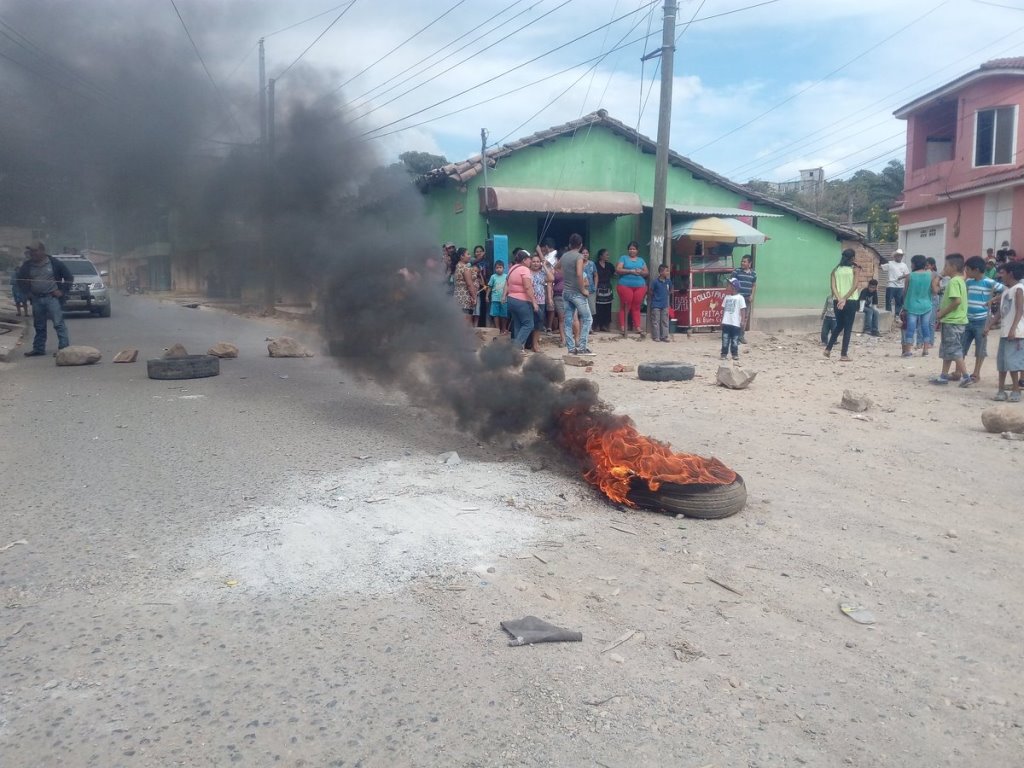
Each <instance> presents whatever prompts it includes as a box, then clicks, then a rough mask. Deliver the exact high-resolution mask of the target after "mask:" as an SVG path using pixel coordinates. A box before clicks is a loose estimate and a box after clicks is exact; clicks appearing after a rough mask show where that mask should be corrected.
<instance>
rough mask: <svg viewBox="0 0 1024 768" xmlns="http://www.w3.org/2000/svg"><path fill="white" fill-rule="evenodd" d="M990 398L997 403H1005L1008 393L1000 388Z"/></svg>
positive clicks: (1008, 397)
mask: <svg viewBox="0 0 1024 768" xmlns="http://www.w3.org/2000/svg"><path fill="white" fill-rule="evenodd" d="M992 399H993V400H995V401H996V402H997V403H1005V402H1006V401H1007V400H1009V399H1010V395H1009V393H1008V392H1007V391H1006V390H1005V389H1000V390H999V391H998V392H996V396H995V397H993V398H992Z"/></svg>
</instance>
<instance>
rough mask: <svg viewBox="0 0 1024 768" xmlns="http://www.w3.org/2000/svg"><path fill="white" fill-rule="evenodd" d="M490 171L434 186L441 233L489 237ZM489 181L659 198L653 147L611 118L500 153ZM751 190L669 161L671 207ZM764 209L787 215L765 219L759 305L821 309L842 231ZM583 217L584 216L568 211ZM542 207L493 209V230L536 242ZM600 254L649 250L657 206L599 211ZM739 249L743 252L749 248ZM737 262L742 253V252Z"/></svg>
mask: <svg viewBox="0 0 1024 768" xmlns="http://www.w3.org/2000/svg"><path fill="white" fill-rule="evenodd" d="M483 184H484V178H483V174H479V175H477V176H476V177H475V178H473V179H470V180H469V181H468V182H467V183H466V186H465V187H458V186H456V185H455V184H454V183H449V184H447V185H445V186H443V187H432V188H430V189H429V190H427V192H426V193H425V198H426V204H427V214H428V216H430V217H431V218H433V219H434V220H435V221H437V222H438V225H439V230H440V232H441V237H442V239H444V240H452V241H454V242H456V243H458V244H459V245H466V246H469V247H472V246H473V245H476V244H477V243H482V242H484V240H485V239H486V227H485V222H484V217H483V216H482V215H481V213H480V205H479V197H478V192H477V190H478V189H479V187H481V186H483ZM487 185H488V186H494V187H532V188H536V189H577V190H587V191H601V190H614V191H620V192H635V193H637V194H638V195H639V196H640V199H641V200H642V201H643V202H644V203H645V204H650V202H651V200H652V198H653V194H654V191H653V187H654V155H651V154H646V153H644V152H642V151H639V150H637V148H636V147H635V145H633V144H631V143H629V142H628V141H626V140H625V139H624V138H622V137H621V136H619V135H617V134H615V133H613V132H611V131H610V130H608V129H607V128H604V127H602V126H595V127H593V128H592V129H591V130H589V131H587V130H585V131H580V132H579V133H578V134H577V135H576V137H575V140H574V139H573V138H572V137H571V136H563V137H560V138H557V139H552V140H551V141H549V142H546V143H544V144H543V145H538V146H533V147H526V148H524V149H521V150H518V151H516V152H514V153H513V154H512V155H510V156H509V157H506V158H504V159H502V160H499V161H498V165H497V167H496V168H492V169H488V171H487ZM744 199H745V198H744V197H743V196H741V195H738V194H737V193H735V192H732V191H731V190H728V189H723V188H721V187H718V186H715V185H714V184H712V183H709V182H706V181H701V180H698V179H695V178H694V177H693V174H692V173H691V172H690V171H689V170H687V169H684V168H679V167H676V166H670V167H669V178H668V201H669V207H671V206H672V204H673V203H676V204H683V203H688V204H694V205H723V206H729V207H739V206H740V203H742V202H743V201H744ZM754 207H755V208H756V209H758V210H762V211H766V212H771V213H783V214H785V215H784V217H783V218H780V219H767V218H762V219H759V220H758V229H760V230H761V231H762V232H764V233H765V234H766V235H768V236H769V237H770V238H771V239H770V240H769V241H768V242H767V243H765V244H764V245H760V246H758V247H757V255H756V264H755V268H756V269H757V274H758V280H757V282H758V289H757V296H758V304H759V306H761V307H763V308H764V307H794V308H810V307H819V306H821V304H822V303H823V302H824V298H825V296H826V294H827V293H828V286H829V273H830V272H831V271H832V268H833V267H834V266H835V265H836V263H837V262H838V261H839V253H840V251H841V250H842V245H841V243H840V242H839V241H838V240H837V239H836V234H835V233H834V232H832V231H831V230H828V229H823V228H821V227H818V226H816V225H815V224H812V223H809V222H805V221H801V220H799V219H797V218H796V217H795V216H793V215H792V214H790V213H787V212H786V211H784V210H782V209H773V208H772V207H771V206H768V205H763V204H760V203H755V206H754ZM568 218H582V217H568ZM543 219H544V215H543V214H519V213H517V214H496V213H492V214H491V232H492V233H494V234H503V235H508V237H509V245H510V246H516V245H521V246H523V247H526V248H532V247H533V246H534V245H535V244H536V239H537V222H538V220H543ZM589 230H590V233H589V234H590V236H589V242H588V243H587V245H588V246H589V247H590V250H591V252H592V253H594V254H595V255H596V253H597V251H598V249H600V248H607V249H608V250H609V251H610V253H611V254H612V258H613V259H615V258H617V257H618V256H619V255H620V254H622V253H624V252H625V250H626V244H627V243H628V242H629V241H630V240H633V239H636V240H638V241H639V242H640V243H641V249H640V250H641V255H643V256H644V258H646V257H647V246H646V243H647V242H649V240H650V214H649V213H648V214H646V215H641V216H619V217H608V216H595V217H590V219H589ZM746 251H747V249H739V250H737V253H742V252H746ZM737 263H738V257H737Z"/></svg>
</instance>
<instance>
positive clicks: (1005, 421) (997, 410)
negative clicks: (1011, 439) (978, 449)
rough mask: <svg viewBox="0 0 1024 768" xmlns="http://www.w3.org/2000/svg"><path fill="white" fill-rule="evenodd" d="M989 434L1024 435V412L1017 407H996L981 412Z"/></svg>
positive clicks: (982, 421)
mask: <svg viewBox="0 0 1024 768" xmlns="http://www.w3.org/2000/svg"><path fill="white" fill-rule="evenodd" d="M981 423H982V424H983V425H984V426H985V430H986V431H987V432H993V433H1002V432H1012V433H1015V434H1024V411H1022V410H1021V409H1020V406H1015V405H994V406H992V407H991V408H986V409H985V410H984V411H982V412H981Z"/></svg>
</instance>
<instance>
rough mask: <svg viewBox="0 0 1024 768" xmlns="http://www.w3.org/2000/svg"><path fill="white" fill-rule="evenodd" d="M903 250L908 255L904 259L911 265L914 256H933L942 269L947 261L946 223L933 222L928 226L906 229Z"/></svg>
mask: <svg viewBox="0 0 1024 768" xmlns="http://www.w3.org/2000/svg"><path fill="white" fill-rule="evenodd" d="M904 237H905V238H906V239H905V240H904V245H903V250H904V251H905V252H906V254H907V257H906V259H905V260H904V261H905V262H906V263H907V265H908V266H909V263H910V259H911V257H912V256H914V255H916V254H918V253H920V254H921V255H922V256H932V257H933V258H934V259H935V261H936V263H937V264H938V265H939V270H940V271H941V270H942V267H943V265H944V264H945V263H946V225H945V224H931V225H929V226H927V227H920V228H916V229H907V230H904Z"/></svg>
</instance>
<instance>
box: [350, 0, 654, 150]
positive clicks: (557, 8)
mask: <svg viewBox="0 0 1024 768" xmlns="http://www.w3.org/2000/svg"><path fill="white" fill-rule="evenodd" d="M652 1H653V2H657V1H658V0H652ZM571 2H572V0H563V1H562V3H561V4H559V5H557V6H555V7H554V8H552V9H551V10H550V11H548V12H547V13H544V14H541V15H540V16H538V17H537V18H536V19H534V20H533V21H530V22H527V23H526V24H524V25H523V26H521V27H519V29H517V30H515V31H514V32H512V33H511V34H510V35H509V36H510V37H511V36H512V35H516V34H518V33H520V32H522V31H523V30H524V29H526V28H527V27H529V26H532V25H534V24H536V23H537V22H539V21H540V20H541V19H544V18H546V17H547V16H550V15H551V14H552V13H554V12H555V11H558V10H561V9H562V8H564V7H565V6H567V5H568V4H569V3H571ZM594 31H595V32H596V31H597V30H594ZM579 39H580V38H577V40H579ZM573 42H575V41H573ZM559 47H561V46H559ZM553 50H558V48H555V49H553ZM483 53H485V51H483V50H479V51H474V52H473V53H471V54H470V55H469V56H467V57H466V58H464V59H462V60H461V61H458V62H456V63H455V64H452V65H451V66H450V67H448V69H445V70H442V71H441V72H438V73H437V74H436V75H433V76H432V77H429V78H427V79H426V80H424V81H423V82H421V83H419V84H417V85H415V86H413V87H412V88H410V89H408V90H407V91H403V92H402V93H400V94H398V95H397V96H395V97H394V98H392V99H389V100H388V101H385V102H384V103H383V104H378V105H377V106H375V107H374V108H373V109H371V110H369V111H367V112H364V113H363V114H361V115H359V116H358V117H355V118H353V119H352V120H349V121H348V123H349V124H351V123H354V122H356V121H357V120H362V119H363V118H364V117H368V116H369V115H371V114H373V113H374V112H376V111H377V110H378V109H382V108H383V107H386V106H387V105H388V104H391V103H393V102H395V101H397V100H398V99H400V98H402V97H403V96H408V95H409V94H410V93H413V92H414V91H417V90H419V89H420V88H422V87H423V86H424V85H426V84H427V83H430V82H433V81H434V80H436V79H437V78H439V77H441V75H445V74H447V73H449V72H451V71H452V70H453V69H455V68H456V67H460V66H462V65H463V64H465V63H466V62H467V61H469V60H471V59H475V58H476V57H477V56H480V55H482V54H483ZM548 53H552V51H548ZM548 53H545V54H541V55H540V56H538V57H536V58H534V59H532V60H531V61H536V60H537V59H539V58H543V57H544V56H547V55H548ZM529 63H530V62H525V63H524V64H522V65H520V66H525V65H526V64H529ZM516 69H518V67H516ZM511 71H514V69H513V70H508V71H506V72H504V73H502V74H501V75H498V76H497V77H495V78H492V80H496V79H498V77H501V76H502V75H505V74H508V72H511ZM488 82H490V80H488V81H485V82H484V83H481V84H479V85H476V86H473V87H472V88H469V89H467V90H466V91H462V92H461V93H457V94H455V96H451V97H449V98H448V99H444V100H443V101H439V102H437V103H436V104H432V105H430V106H429V107H425V108H424V109H421V110H419V111H417V112H413V113H412V114H411V115H407V116H406V117H403V118H400V119H399V120H395V121H392V122H391V123H387V124H385V125H381V126H378V127H377V128H375V129H373V130H374V131H377V130H380V129H381V128H387V127H389V126H391V125H394V124H395V123H397V122H401V121H402V120H406V119H408V118H410V117H415V116H416V115H418V114H420V113H422V112H426V111H427V110H428V109H432V108H434V107H436V106H439V105H441V104H444V103H445V102H447V101H451V99H454V98H457V97H459V96H461V95H463V94H464V93H468V92H469V91H471V90H474V89H476V88H479V87H480V86H481V85H486V84H487V83H488ZM372 132H373V131H369V132H368V133H372Z"/></svg>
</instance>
